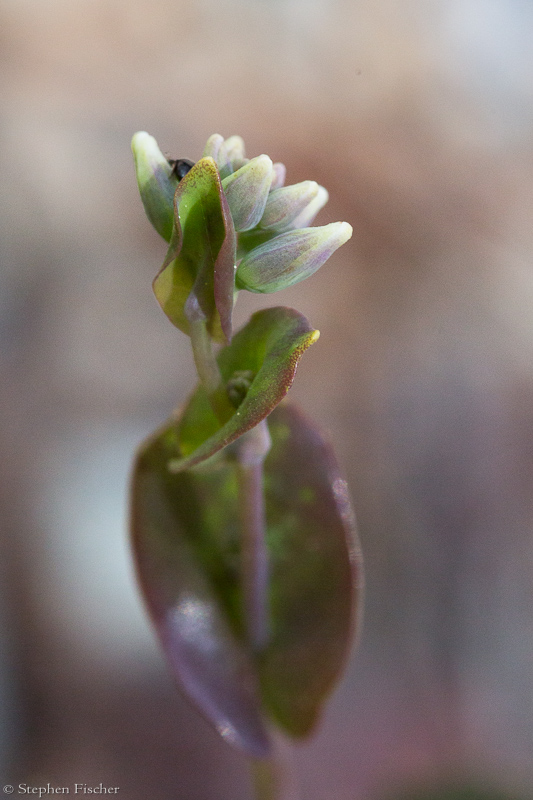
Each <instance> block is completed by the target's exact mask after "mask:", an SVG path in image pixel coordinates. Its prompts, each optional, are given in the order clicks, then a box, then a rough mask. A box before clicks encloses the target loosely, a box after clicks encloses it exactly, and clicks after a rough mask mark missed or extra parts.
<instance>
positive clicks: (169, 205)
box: [131, 131, 178, 242]
mask: <svg viewBox="0 0 533 800" xmlns="http://www.w3.org/2000/svg"><path fill="white" fill-rule="evenodd" d="M131 149H132V151H133V157H134V160H135V172H136V175H137V183H138V185H139V192H140V194H141V200H142V202H143V206H144V210H145V211H146V215H147V217H148V219H149V220H150V222H151V223H152V225H153V226H154V228H155V229H156V231H157V232H158V233H159V234H160V235H161V236H162V237H163V239H165V240H166V241H167V242H169V241H170V237H171V235H172V228H173V225H174V192H175V191H176V187H177V185H178V179H177V177H176V175H175V174H174V172H173V169H172V166H171V164H170V163H169V162H168V161H167V159H166V158H165V156H164V155H163V153H162V152H161V150H160V149H159V147H158V145H157V142H156V140H155V139H154V137H153V136H150V134H148V133H146V132H145V131H139V133H136V134H135V135H134V137H133V139H132V141H131Z"/></svg>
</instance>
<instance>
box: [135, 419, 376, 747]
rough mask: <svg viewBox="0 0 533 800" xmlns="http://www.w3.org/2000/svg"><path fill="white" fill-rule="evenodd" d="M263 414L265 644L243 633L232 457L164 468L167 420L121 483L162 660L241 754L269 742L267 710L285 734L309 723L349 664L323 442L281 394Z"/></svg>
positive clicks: (342, 510)
mask: <svg viewBox="0 0 533 800" xmlns="http://www.w3.org/2000/svg"><path fill="white" fill-rule="evenodd" d="M268 424H269V430H270V435H271V439H272V448H271V450H270V453H269V454H268V456H267V458H266V461H265V465H264V487H265V508H266V543H267V549H268V554H269V569H270V590H269V627H270V641H269V644H268V645H267V647H266V648H265V650H264V651H263V653H262V654H260V655H259V656H257V655H254V654H253V653H252V651H251V649H250V647H249V646H248V644H247V641H246V634H245V628H246V626H245V622H244V617H245V615H244V609H243V588H242V580H241V574H240V568H241V563H242V552H241V548H242V539H241V528H240V524H241V523H240V519H241V516H240V513H239V497H238V486H239V482H238V479H237V466H236V464H235V461H234V460H232V459H226V458H224V456H223V454H222V455H221V457H220V458H219V459H218V460H217V462H216V463H214V462H211V463H210V464H209V465H203V466H201V467H196V468H194V469H192V470H186V471H183V472H179V473H177V474H172V473H171V472H170V471H169V469H168V463H169V462H170V461H171V460H172V459H174V458H176V457H178V456H179V455H180V449H179V436H180V418H174V419H171V420H170V421H169V422H168V423H167V425H166V426H165V427H164V428H162V429H161V430H160V431H159V432H157V433H156V435H155V436H153V437H152V438H150V439H149V440H148V442H147V443H146V444H145V445H144V446H143V447H142V448H141V450H140V452H139V455H138V457H137V462H136V466H135V472H134V479H133V493H132V505H133V546H134V552H135V558H136V562H137V570H138V574H139V578H140V582H141V585H142V588H143V592H144V596H145V600H146V603H147V606H148V609H149V611H150V614H151V617H152V619H153V621H154V623H155V626H156V629H157V631H158V634H159V638H160V640H161V643H162V645H163V649H164V651H165V653H166V656H167V659H168V661H169V662H170V665H171V668H172V671H173V673H174V675H175V677H176V678H177V680H178V682H179V683H180V684H181V685H182V687H183V689H184V690H185V692H186V694H187V695H188V696H189V698H190V699H191V700H192V701H193V702H194V703H195V704H196V705H197V706H198V708H199V709H200V711H201V712H202V713H203V714H204V716H205V717H206V718H207V719H208V720H209V721H210V722H211V724H212V725H213V726H214V727H215V728H216V729H217V730H218V731H219V732H220V733H221V734H222V735H223V736H224V737H225V738H226V739H227V740H228V741H230V742H231V743H233V744H234V745H236V746H237V747H240V748H241V749H243V750H244V751H245V752H247V753H248V754H249V755H252V756H258V755H259V756H261V755H266V754H267V752H268V749H269V740H268V734H267V731H266V729H265V726H264V721H263V720H265V719H266V718H268V717H270V718H273V720H274V721H275V722H276V723H277V724H278V725H279V726H280V727H281V728H283V729H284V730H285V731H286V732H287V733H288V734H289V735H291V736H295V737H300V736H305V735H307V734H308V733H309V732H310V731H311V729H312V727H313V726H314V724H315V723H316V720H317V718H318V717H319V715H320V711H321V708H322V706H323V704H324V702H325V700H326V698H327V696H328V694H329V693H330V692H331V690H332V688H333V686H334V684H335V683H336V681H337V680H338V678H339V675H340V673H341V670H342V668H343V666H344V663H345V661H346V658H347V653H348V649H349V646H350V642H351V637H352V633H353V629H354V623H355V621H356V616H357V614H356V607H357V606H356V600H357V599H358V595H359V594H360V589H361V584H362V571H361V557H360V553H359V549H358V547H357V544H356V539H355V526H354V517H353V513H352V511H351V507H350V504H349V500H348V496H347V490H346V483H345V481H344V480H343V478H342V476H341V475H340V473H339V469H338V467H337V465H336V462H335V460H334V457H333V455H332V453H331V450H330V448H329V447H328V445H327V444H325V442H324V441H323V439H322V438H321V436H320V434H319V433H318V432H317V430H316V428H315V427H314V426H313V425H312V424H311V423H310V422H309V421H307V420H306V419H305V417H304V416H303V415H302V414H301V413H300V412H299V411H298V410H297V409H296V408H295V407H293V406H291V405H289V404H286V403H282V404H281V405H280V406H278V407H277V408H276V409H274V411H273V412H272V414H271V415H270V417H269V419H268ZM259 687H260V688H259Z"/></svg>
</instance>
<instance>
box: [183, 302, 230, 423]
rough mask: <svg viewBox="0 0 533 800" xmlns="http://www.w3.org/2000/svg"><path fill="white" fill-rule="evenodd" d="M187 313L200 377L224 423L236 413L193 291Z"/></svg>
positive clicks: (220, 420) (187, 305) (186, 307)
mask: <svg viewBox="0 0 533 800" xmlns="http://www.w3.org/2000/svg"><path fill="white" fill-rule="evenodd" d="M185 314H186V316H187V318H188V320H189V328H190V335H191V344H192V352H193V356H194V363H195V365H196V371H197V373H198V377H199V378H200V381H201V382H202V384H203V387H204V389H205V391H206V393H207V397H208V399H209V402H210V404H211V408H212V409H213V411H214V413H215V415H216V417H217V419H218V421H219V422H220V423H221V424H224V423H225V422H227V421H228V419H229V418H230V417H231V416H232V415H233V414H234V413H235V409H234V408H233V406H232V405H231V403H230V401H229V399H228V395H227V392H226V387H225V385H224V381H223V378H222V375H221V374H220V369H219V367H218V364H217V361H216V358H215V354H214V352H213V342H212V339H211V336H210V335H209V331H208V330H207V321H206V318H205V316H204V314H203V312H202V310H201V308H200V306H199V304H198V301H197V299H196V296H195V295H194V294H192V293H191V295H190V296H189V298H188V300H187V302H186V304H185Z"/></svg>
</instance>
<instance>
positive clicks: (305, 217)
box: [291, 186, 329, 228]
mask: <svg viewBox="0 0 533 800" xmlns="http://www.w3.org/2000/svg"><path fill="white" fill-rule="evenodd" d="M328 200H329V194H328V193H327V190H326V189H324V187H323V186H319V187H318V191H317V193H316V195H315V197H313V199H312V200H311V202H310V203H309V205H307V206H306V207H305V208H304V209H303V210H302V212H301V213H300V214H298V216H297V217H295V218H294V219H293V221H292V224H291V227H292V228H307V227H308V226H309V225H311V223H312V222H313V220H314V218H315V217H316V215H317V214H318V212H319V211H320V209H322V208H324V206H325V205H326V203H327V202H328Z"/></svg>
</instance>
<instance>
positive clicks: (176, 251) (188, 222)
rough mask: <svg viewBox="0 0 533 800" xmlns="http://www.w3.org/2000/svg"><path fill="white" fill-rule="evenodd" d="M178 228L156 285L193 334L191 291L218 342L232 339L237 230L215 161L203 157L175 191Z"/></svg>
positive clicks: (173, 317)
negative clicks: (187, 305)
mask: <svg viewBox="0 0 533 800" xmlns="http://www.w3.org/2000/svg"><path fill="white" fill-rule="evenodd" d="M174 210H175V213H174V219H175V225H174V231H173V234H172V239H171V241H170V246H169V249H168V253H167V256H166V258H165V261H164V264H163V267H162V268H161V271H160V272H159V274H158V275H157V277H156V279H155V281H154V284H153V288H154V293H155V296H156V297H157V300H158V301H159V304H160V305H161V307H162V309H163V311H164V312H165V314H166V315H167V316H168V318H169V319H170V321H171V322H173V323H174V325H176V327H178V328H179V329H180V330H182V331H183V332H184V333H187V334H188V333H189V321H188V319H187V316H186V314H185V303H186V301H187V299H188V298H189V296H190V295H191V293H193V296H195V297H196V300H197V301H198V305H199V306H200V309H201V312H202V313H203V316H204V317H205V319H206V320H207V325H208V330H209V333H210V334H211V336H212V337H213V338H214V339H215V341H218V342H225V341H229V340H230V339H231V314H232V310H233V292H234V285H235V244H236V237H235V229H234V227H233V222H232V219H231V214H230V212H229V208H228V203H227V200H226V197H225V195H224V192H223V190H222V185H221V182H220V176H219V173H218V170H217V167H216V164H215V162H214V161H213V159H212V158H202V159H200V161H198V162H197V163H196V164H195V165H194V166H193V167H192V169H191V170H190V171H189V172H188V173H187V175H186V176H185V177H184V178H183V180H181V181H180V183H179V184H178V188H177V189H176V194H175V196H174Z"/></svg>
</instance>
